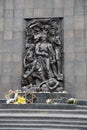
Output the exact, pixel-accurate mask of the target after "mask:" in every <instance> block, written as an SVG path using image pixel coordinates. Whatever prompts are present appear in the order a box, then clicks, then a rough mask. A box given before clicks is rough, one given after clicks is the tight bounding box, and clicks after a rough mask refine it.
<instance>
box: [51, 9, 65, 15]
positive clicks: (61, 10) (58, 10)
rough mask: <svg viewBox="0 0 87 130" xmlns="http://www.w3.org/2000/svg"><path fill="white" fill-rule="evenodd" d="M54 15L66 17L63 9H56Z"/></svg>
mask: <svg viewBox="0 0 87 130" xmlns="http://www.w3.org/2000/svg"><path fill="white" fill-rule="evenodd" d="M53 13H54V14H53V15H54V16H55V17H63V16H64V10H63V8H54V10H53Z"/></svg>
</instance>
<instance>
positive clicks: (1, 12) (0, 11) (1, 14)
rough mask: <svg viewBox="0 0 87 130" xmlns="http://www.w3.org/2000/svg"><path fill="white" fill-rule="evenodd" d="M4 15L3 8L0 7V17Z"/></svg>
mask: <svg viewBox="0 0 87 130" xmlns="http://www.w3.org/2000/svg"><path fill="white" fill-rule="evenodd" d="M3 16H4V10H3V9H2V8H0V18H1V17H3Z"/></svg>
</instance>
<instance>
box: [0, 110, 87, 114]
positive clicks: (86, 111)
mask: <svg viewBox="0 0 87 130" xmlns="http://www.w3.org/2000/svg"><path fill="white" fill-rule="evenodd" d="M19 112H21V113H35V114H36V113H54V114H55V113H56V114H57V113H63V114H66V113H67V114H69V113H70V114H72V113H73V114H87V110H86V109H75V110H73V109H71V110H70V109H69V110H61V109H55V110H54V109H0V113H19Z"/></svg>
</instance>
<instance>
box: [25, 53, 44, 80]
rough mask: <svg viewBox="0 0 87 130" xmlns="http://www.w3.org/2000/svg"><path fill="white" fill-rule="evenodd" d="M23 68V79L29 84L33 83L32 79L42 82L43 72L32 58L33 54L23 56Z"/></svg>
mask: <svg viewBox="0 0 87 130" xmlns="http://www.w3.org/2000/svg"><path fill="white" fill-rule="evenodd" d="M24 67H25V70H26V71H25V73H24V75H23V77H24V78H25V79H28V80H29V82H30V83H31V82H33V81H32V79H33V78H34V79H35V80H37V79H39V80H41V81H43V80H44V77H43V72H42V68H41V65H40V63H39V62H38V61H37V59H35V57H34V56H33V53H31V52H30V55H29V53H28V55H26V56H25V58H24Z"/></svg>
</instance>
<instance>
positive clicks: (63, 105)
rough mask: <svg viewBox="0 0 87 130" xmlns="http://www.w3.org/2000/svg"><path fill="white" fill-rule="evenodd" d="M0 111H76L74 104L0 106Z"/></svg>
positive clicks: (2, 104) (3, 104)
mask: <svg viewBox="0 0 87 130" xmlns="http://www.w3.org/2000/svg"><path fill="white" fill-rule="evenodd" d="M0 109H76V105H75V104H66V103H58V104H45V103H33V104H5V103H1V104H0Z"/></svg>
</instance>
